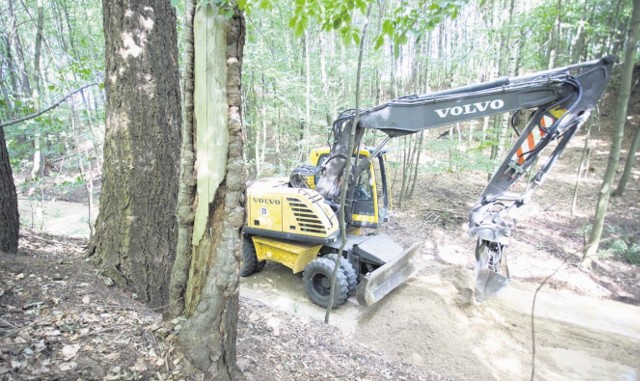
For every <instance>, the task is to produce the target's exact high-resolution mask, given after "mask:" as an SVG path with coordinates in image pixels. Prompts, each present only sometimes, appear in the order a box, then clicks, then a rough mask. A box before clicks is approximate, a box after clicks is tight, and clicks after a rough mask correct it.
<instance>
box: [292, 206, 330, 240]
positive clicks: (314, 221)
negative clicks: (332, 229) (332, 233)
mask: <svg viewBox="0 0 640 381" xmlns="http://www.w3.org/2000/svg"><path fill="white" fill-rule="evenodd" d="M287 201H288V202H289V207H290V208H291V211H292V212H293V215H294V216H295V218H296V221H297V222H298V226H300V231H301V232H305V233H316V234H327V229H325V227H324V224H323V223H322V221H321V220H320V219H319V218H318V216H317V215H316V214H315V213H314V212H313V211H312V210H311V209H309V207H308V206H306V205H305V204H303V203H302V202H300V200H298V199H296V198H291V197H287Z"/></svg>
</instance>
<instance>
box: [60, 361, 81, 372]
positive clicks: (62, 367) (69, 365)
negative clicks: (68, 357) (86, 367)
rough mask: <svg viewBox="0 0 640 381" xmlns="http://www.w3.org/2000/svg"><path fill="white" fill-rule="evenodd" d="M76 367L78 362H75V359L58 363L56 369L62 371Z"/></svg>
mask: <svg viewBox="0 0 640 381" xmlns="http://www.w3.org/2000/svg"><path fill="white" fill-rule="evenodd" d="M77 367H78V363H76V362H75V361H71V362H63V363H62V364H60V365H58V369H60V370H61V371H62V372H66V371H69V370H72V369H75V368H77Z"/></svg>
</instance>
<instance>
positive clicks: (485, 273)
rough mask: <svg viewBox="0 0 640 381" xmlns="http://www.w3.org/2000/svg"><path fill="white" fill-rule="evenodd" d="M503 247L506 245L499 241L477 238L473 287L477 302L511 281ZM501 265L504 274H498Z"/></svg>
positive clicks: (485, 298) (488, 297) (493, 294)
mask: <svg viewBox="0 0 640 381" xmlns="http://www.w3.org/2000/svg"><path fill="white" fill-rule="evenodd" d="M505 247H506V245H504V244H501V243H497V242H491V241H486V240H482V239H478V243H477V245H476V267H477V269H478V274H477V275H476V287H475V298H476V300H477V301H478V302H483V301H485V300H487V299H491V298H493V297H494V296H496V295H497V294H498V293H499V292H500V291H502V290H503V289H505V288H506V287H507V286H508V285H509V283H511V277H510V276H509V267H508V266H507V261H506V255H505ZM503 259H504V260H503ZM501 267H504V271H505V273H506V276H504V275H502V274H500V271H501Z"/></svg>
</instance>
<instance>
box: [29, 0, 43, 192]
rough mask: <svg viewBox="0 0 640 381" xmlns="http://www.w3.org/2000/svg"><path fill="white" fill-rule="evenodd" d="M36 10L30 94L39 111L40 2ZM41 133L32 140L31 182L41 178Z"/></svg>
mask: <svg viewBox="0 0 640 381" xmlns="http://www.w3.org/2000/svg"><path fill="white" fill-rule="evenodd" d="M37 8H38V18H37V24H36V42H35V52H34V55H33V78H34V86H33V89H32V90H33V92H32V93H31V98H32V99H33V101H34V103H35V105H36V110H39V109H40V107H39V105H40V87H41V86H40V82H41V80H40V57H41V56H42V39H43V34H42V29H43V27H44V8H43V6H42V0H38V2H37ZM41 135H42V131H41V130H40V128H36V132H35V136H34V139H33V150H34V151H33V166H32V168H31V180H34V181H35V180H37V179H38V178H39V177H42V175H43V171H44V154H43V151H42V140H41V139H42V137H41Z"/></svg>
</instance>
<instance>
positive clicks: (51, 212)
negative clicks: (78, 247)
mask: <svg viewBox="0 0 640 381" xmlns="http://www.w3.org/2000/svg"><path fill="white" fill-rule="evenodd" d="M18 211H19V213H20V224H21V225H22V226H23V227H25V228H31V229H38V230H43V231H45V232H47V233H50V234H56V235H66V236H69V237H75V238H89V225H88V224H87V221H88V220H89V217H88V216H89V207H88V206H87V205H84V204H79V203H75V202H66V201H44V202H42V203H39V202H37V201H32V202H30V201H29V200H28V199H27V198H24V197H19V198H18ZM94 218H95V216H94Z"/></svg>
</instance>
